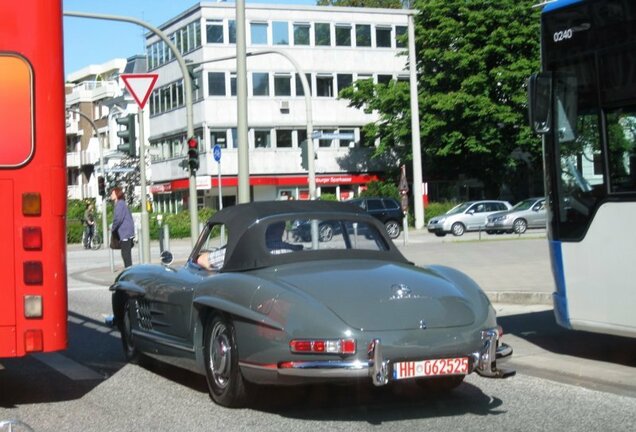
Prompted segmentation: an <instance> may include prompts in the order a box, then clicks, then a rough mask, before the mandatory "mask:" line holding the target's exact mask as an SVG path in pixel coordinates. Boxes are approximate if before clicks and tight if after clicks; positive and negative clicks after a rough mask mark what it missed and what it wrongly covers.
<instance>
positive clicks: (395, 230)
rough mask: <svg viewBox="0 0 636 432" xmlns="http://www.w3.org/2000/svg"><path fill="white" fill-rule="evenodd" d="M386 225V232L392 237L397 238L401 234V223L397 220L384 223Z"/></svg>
mask: <svg viewBox="0 0 636 432" xmlns="http://www.w3.org/2000/svg"><path fill="white" fill-rule="evenodd" d="M384 227H385V228H386V233H387V234H388V235H389V237H391V238H392V239H396V238H398V237H399V236H400V224H399V223H397V222H396V221H387V222H385V223H384Z"/></svg>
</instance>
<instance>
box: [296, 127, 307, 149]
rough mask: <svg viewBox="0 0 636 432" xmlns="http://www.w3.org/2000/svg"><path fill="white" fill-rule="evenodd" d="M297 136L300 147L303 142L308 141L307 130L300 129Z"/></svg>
mask: <svg viewBox="0 0 636 432" xmlns="http://www.w3.org/2000/svg"><path fill="white" fill-rule="evenodd" d="M296 134H297V136H298V147H300V146H301V144H302V143H303V142H305V141H307V129H298V130H297V131H296Z"/></svg>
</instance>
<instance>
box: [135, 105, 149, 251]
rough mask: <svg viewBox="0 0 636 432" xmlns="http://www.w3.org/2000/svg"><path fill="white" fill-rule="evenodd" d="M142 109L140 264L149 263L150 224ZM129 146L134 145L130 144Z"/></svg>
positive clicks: (140, 136) (140, 137) (141, 110)
mask: <svg viewBox="0 0 636 432" xmlns="http://www.w3.org/2000/svg"><path fill="white" fill-rule="evenodd" d="M144 114H145V110H144V109H139V110H138V118H139V183H141V235H140V236H139V238H140V239H141V242H140V245H139V249H140V251H141V260H140V261H141V262H142V263H144V264H145V263H149V262H150V222H149V221H148V207H147V206H148V200H147V199H146V134H145V133H144V129H145V127H144V126H145V124H146V122H145V121H144V118H145V117H144ZM131 145H135V143H132V144H131Z"/></svg>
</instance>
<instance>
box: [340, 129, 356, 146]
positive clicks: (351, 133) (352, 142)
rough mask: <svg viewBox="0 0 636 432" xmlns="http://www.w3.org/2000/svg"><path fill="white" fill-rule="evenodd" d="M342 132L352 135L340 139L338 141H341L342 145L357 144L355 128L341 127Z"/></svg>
mask: <svg viewBox="0 0 636 432" xmlns="http://www.w3.org/2000/svg"><path fill="white" fill-rule="evenodd" d="M339 133H341V134H349V135H352V136H353V138H351V139H340V140H338V142H339V143H340V147H353V146H354V144H355V135H354V134H355V132H354V130H353V129H340V132H339Z"/></svg>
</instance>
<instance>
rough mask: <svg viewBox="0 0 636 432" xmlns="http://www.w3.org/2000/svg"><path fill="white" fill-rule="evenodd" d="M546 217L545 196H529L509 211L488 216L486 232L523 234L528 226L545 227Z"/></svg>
mask: <svg viewBox="0 0 636 432" xmlns="http://www.w3.org/2000/svg"><path fill="white" fill-rule="evenodd" d="M546 217H547V216H546V210H545V198H544V197H536V198H528V199H525V200H523V201H520V202H518V203H517V204H515V206H514V207H513V208H511V209H510V210H508V211H505V212H501V213H495V214H491V215H490V216H488V220H487V222H486V232H487V233H488V234H500V233H503V232H507V233H513V232H514V233H517V234H523V233H524V232H526V230H527V229H528V228H545V225H546Z"/></svg>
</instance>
